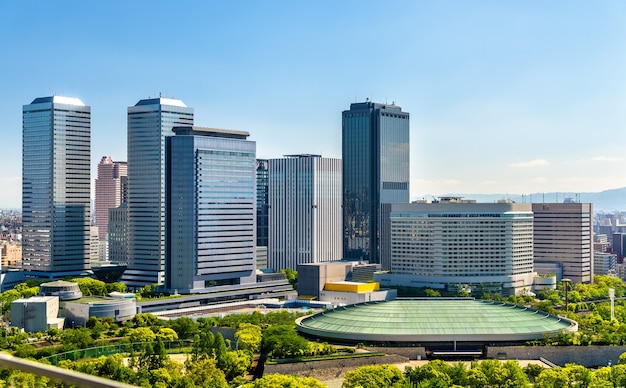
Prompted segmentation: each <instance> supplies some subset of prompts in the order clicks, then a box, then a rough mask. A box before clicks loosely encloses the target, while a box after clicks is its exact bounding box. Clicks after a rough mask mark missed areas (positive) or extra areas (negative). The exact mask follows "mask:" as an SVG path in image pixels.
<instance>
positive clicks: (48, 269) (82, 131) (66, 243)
mask: <svg viewBox="0 0 626 388" xmlns="http://www.w3.org/2000/svg"><path fill="white" fill-rule="evenodd" d="M22 145H23V150H22V209H23V223H24V224H23V243H22V249H23V258H22V266H23V269H24V271H26V274H27V276H29V277H37V278H63V277H65V276H77V275H84V274H86V270H87V269H88V266H87V264H88V260H89V242H90V236H89V200H90V180H91V178H90V177H91V175H90V174H91V170H90V158H91V108H90V107H89V106H85V104H83V103H82V102H81V101H80V100H79V99H77V98H71V97H62V96H52V97H42V98H36V99H35V100H34V101H33V102H32V103H30V105H24V110H23V141H22Z"/></svg>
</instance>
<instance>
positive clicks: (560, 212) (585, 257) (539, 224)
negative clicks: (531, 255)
mask: <svg viewBox="0 0 626 388" xmlns="http://www.w3.org/2000/svg"><path fill="white" fill-rule="evenodd" d="M532 210H533V213H534V223H533V232H534V251H535V267H536V269H537V271H538V272H541V268H542V267H546V264H548V265H552V266H553V267H554V266H557V267H559V269H561V273H562V278H567V279H571V280H572V282H574V283H592V282H593V273H594V271H593V205H592V204H591V203H533V204H532ZM557 280H558V281H560V280H561V279H557Z"/></svg>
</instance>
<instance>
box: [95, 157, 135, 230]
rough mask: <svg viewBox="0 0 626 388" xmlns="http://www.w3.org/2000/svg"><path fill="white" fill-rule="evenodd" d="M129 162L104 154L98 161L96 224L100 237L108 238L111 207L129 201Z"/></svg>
mask: <svg viewBox="0 0 626 388" xmlns="http://www.w3.org/2000/svg"><path fill="white" fill-rule="evenodd" d="M127 183H128V164H127V163H126V162H114V161H113V158H112V157H110V156H103V157H102V159H100V163H98V178H96V201H95V202H96V206H95V207H96V226H97V227H98V239H100V241H104V240H106V239H107V235H108V230H109V229H108V226H109V209H113V208H116V207H118V206H120V205H121V204H122V203H124V202H126V201H127V198H126V196H127V195H126V194H127Z"/></svg>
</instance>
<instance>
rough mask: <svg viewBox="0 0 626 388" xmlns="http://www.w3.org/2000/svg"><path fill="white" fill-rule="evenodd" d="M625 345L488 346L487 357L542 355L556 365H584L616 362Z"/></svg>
mask: <svg viewBox="0 0 626 388" xmlns="http://www.w3.org/2000/svg"><path fill="white" fill-rule="evenodd" d="M624 352H626V346H489V347H488V349H487V358H504V359H509V360H522V359H525V360H537V359H539V357H543V358H545V359H547V360H549V361H551V362H553V363H555V364H557V365H560V366H563V365H565V364H569V363H574V364H579V365H583V366H585V367H595V366H605V365H608V363H609V361H610V362H611V363H612V364H616V363H617V360H618V359H619V356H620V355H621V354H622V353H624Z"/></svg>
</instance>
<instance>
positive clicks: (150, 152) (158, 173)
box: [122, 97, 193, 287]
mask: <svg viewBox="0 0 626 388" xmlns="http://www.w3.org/2000/svg"><path fill="white" fill-rule="evenodd" d="M179 125H193V108H189V107H187V106H186V105H185V104H184V103H183V102H182V101H180V100H174V99H169V98H162V97H159V98H152V99H146V100H141V101H139V102H138V103H137V104H136V105H135V106H131V107H129V108H128V237H129V240H128V252H129V254H128V269H127V270H126V272H125V273H124V275H123V277H122V281H123V282H124V283H126V284H127V285H129V286H131V287H140V286H144V285H149V284H162V283H163V282H164V280H165V138H166V137H168V136H173V135H174V132H173V131H172V128H173V127H175V126H179Z"/></svg>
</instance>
